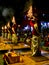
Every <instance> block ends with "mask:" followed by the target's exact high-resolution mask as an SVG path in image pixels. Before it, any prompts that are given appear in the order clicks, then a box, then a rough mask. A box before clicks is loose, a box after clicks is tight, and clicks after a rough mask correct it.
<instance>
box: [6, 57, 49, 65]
mask: <svg viewBox="0 0 49 65" xmlns="http://www.w3.org/2000/svg"><path fill="white" fill-rule="evenodd" d="M21 57H22V58H23V62H19V63H14V64H8V63H7V65H49V60H48V61H42V62H35V61H34V59H31V58H30V57H29V56H21ZM36 59H37V58H36Z"/></svg>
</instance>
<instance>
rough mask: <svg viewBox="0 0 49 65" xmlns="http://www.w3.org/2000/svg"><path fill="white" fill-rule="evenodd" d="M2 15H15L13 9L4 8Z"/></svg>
mask: <svg viewBox="0 0 49 65" xmlns="http://www.w3.org/2000/svg"><path fill="white" fill-rule="evenodd" d="M2 15H3V16H4V17H6V16H12V15H14V10H13V9H12V8H4V9H3V11H2Z"/></svg>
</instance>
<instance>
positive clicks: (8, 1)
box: [0, 0, 26, 23]
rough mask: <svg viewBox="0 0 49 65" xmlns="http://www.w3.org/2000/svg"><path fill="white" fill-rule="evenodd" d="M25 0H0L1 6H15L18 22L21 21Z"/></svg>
mask: <svg viewBox="0 0 49 65" xmlns="http://www.w3.org/2000/svg"><path fill="white" fill-rule="evenodd" d="M25 2H26V0H0V6H2V7H7V8H8V7H9V8H13V9H14V10H15V15H16V18H17V20H18V23H21V22H20V21H21V19H22V12H23V9H24V4H25Z"/></svg>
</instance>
